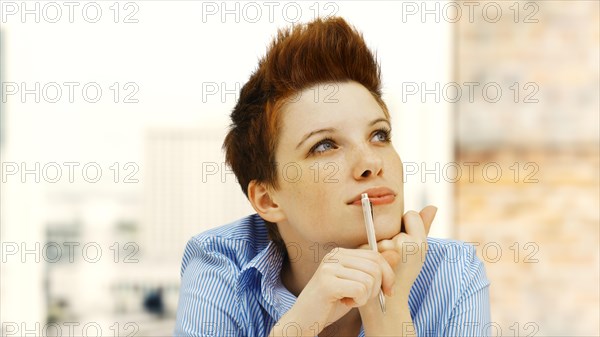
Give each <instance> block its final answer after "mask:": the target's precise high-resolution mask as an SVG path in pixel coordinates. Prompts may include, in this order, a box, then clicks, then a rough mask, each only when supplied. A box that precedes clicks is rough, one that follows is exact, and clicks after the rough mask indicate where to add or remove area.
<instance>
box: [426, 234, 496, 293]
mask: <svg viewBox="0 0 600 337" xmlns="http://www.w3.org/2000/svg"><path fill="white" fill-rule="evenodd" d="M427 244H428V249H427V256H426V258H425V263H424V265H423V271H424V273H422V274H424V275H425V276H427V275H429V276H430V277H431V278H435V279H436V280H447V281H450V280H451V281H452V282H450V283H451V284H452V285H453V286H454V287H455V288H462V290H463V291H464V290H465V288H468V287H472V286H477V287H484V286H487V285H489V281H488V279H487V276H486V273H485V265H484V264H483V262H482V261H481V260H480V259H479V257H477V251H476V249H475V246H474V245H473V244H471V243H468V242H463V241H459V240H451V239H439V238H427ZM474 283H475V284H474ZM455 290H458V289H455Z"/></svg>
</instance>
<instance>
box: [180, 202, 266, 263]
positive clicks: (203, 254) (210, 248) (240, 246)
mask: <svg viewBox="0 0 600 337" xmlns="http://www.w3.org/2000/svg"><path fill="white" fill-rule="evenodd" d="M268 241H269V240H268V235H267V230H266V227H265V225H264V220H263V219H262V218H261V217H260V216H259V215H258V214H256V213H255V214H252V215H248V216H245V217H243V218H240V219H237V220H235V221H232V222H230V223H228V224H225V225H221V226H218V227H215V228H212V229H209V230H206V231H204V232H202V233H199V234H197V235H195V236H193V237H192V238H190V240H189V241H188V242H187V244H186V246H185V250H184V252H183V259H182V265H181V273H182V274H183V273H184V271H185V269H186V267H187V265H188V264H189V263H190V261H192V260H194V259H202V260H206V261H207V262H210V261H211V260H213V261H214V260H217V261H221V262H224V261H226V262H227V264H229V265H231V266H232V267H237V269H238V270H239V269H241V267H242V266H243V265H244V264H246V263H248V262H249V261H251V260H252V258H254V256H256V255H257V254H258V252H260V251H261V250H262V249H263V248H264V247H265V246H266V245H267V244H268Z"/></svg>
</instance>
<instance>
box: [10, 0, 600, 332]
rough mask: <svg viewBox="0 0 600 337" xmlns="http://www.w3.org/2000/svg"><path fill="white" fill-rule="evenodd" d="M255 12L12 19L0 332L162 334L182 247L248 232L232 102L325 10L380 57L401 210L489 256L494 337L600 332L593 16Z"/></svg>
mask: <svg viewBox="0 0 600 337" xmlns="http://www.w3.org/2000/svg"><path fill="white" fill-rule="evenodd" d="M36 4H37V6H39V9H38V7H35V6H36ZM248 4H249V3H247V2H238V3H235V2H231V3H228V4H227V5H226V6H227V7H225V8H223V7H222V6H223V5H222V4H221V3H220V2H200V1H197V2H196V1H178V2H171V3H167V2H166V1H138V2H120V3H115V4H113V3H105V2H97V3H96V2H77V7H74V8H75V9H74V12H73V20H70V19H69V16H68V13H69V8H68V7H66V6H64V5H61V4H58V6H62V7H61V10H62V17H61V18H60V19H59V20H57V19H56V18H57V15H56V13H57V9H56V7H55V6H54V5H50V6H49V5H48V3H47V2H29V3H27V6H28V7H26V8H23V7H21V6H22V5H21V3H20V2H2V3H1V5H2V25H1V26H0V56H1V57H0V81H1V82H2V101H0V151H1V161H2V185H1V186H2V188H1V190H0V207H1V212H0V221H1V227H0V239H1V242H2V247H1V253H2V256H1V258H2V267H1V281H0V299H1V303H0V321H1V322H2V333H3V334H9V333H12V334H13V335H24V334H25V333H26V332H30V333H33V332H32V331H35V332H37V333H40V332H46V330H47V331H56V327H58V328H59V329H61V331H63V333H66V331H69V330H68V329H69V326H74V329H75V330H74V331H75V332H78V331H79V333H80V334H81V333H82V331H84V329H88V330H87V333H89V334H92V333H93V331H98V329H100V331H101V332H102V335H115V334H116V333H118V334H122V335H127V334H128V333H130V334H131V333H133V334H135V335H136V336H165V335H170V333H171V332H172V329H173V324H174V319H175V310H176V307H177V298H178V287H179V272H180V263H181V256H182V252H183V248H184V245H185V243H186V242H187V240H188V239H189V238H190V237H191V236H193V235H195V234H197V233H199V232H201V231H203V230H206V229H208V228H212V227H215V226H219V225H222V224H226V223H229V222H232V221H234V220H236V219H239V218H241V217H243V216H245V215H248V214H250V213H253V210H252V208H251V207H250V205H249V203H248V202H247V201H246V199H245V198H244V196H243V194H242V192H241V190H240V188H239V186H238V184H237V182H236V180H235V177H234V176H233V174H232V173H231V172H230V171H228V169H227V168H226V167H225V166H224V165H223V159H224V156H223V153H222V152H221V144H222V140H223V137H224V135H225V132H226V128H227V125H228V123H229V121H228V119H227V118H228V115H229V113H230V111H231V109H232V108H233V106H234V105H235V101H236V92H239V89H240V87H241V85H243V84H244V83H245V81H246V80H247V79H248V76H249V75H250V73H251V72H252V71H253V70H254V69H255V67H256V64H257V60H258V58H259V57H261V56H262V55H263V54H264V52H265V50H266V46H267V44H268V43H269V42H270V40H271V38H272V37H273V35H274V34H275V32H276V29H277V28H279V27H283V26H287V25H289V22H290V21H296V19H295V18H296V17H298V18H299V19H298V22H306V21H309V20H310V19H312V18H313V17H314V16H315V15H321V16H322V15H327V14H332V13H335V14H336V15H340V16H343V17H344V18H345V19H346V20H347V21H348V22H350V23H351V24H353V25H355V26H356V27H357V28H358V29H359V30H360V31H362V32H363V34H364V36H365V39H366V40H367V42H368V44H369V45H370V46H371V47H372V48H374V49H376V50H377V56H378V58H379V61H380V62H381V65H382V73H383V77H384V78H383V80H384V92H385V100H386V101H387V102H388V105H389V107H390V109H391V113H392V118H393V124H394V139H393V142H394V145H395V147H396V149H397V150H398V152H399V153H400V156H401V157H402V159H403V161H404V163H405V170H406V169H407V168H410V169H411V170H414V169H415V168H417V171H416V172H414V173H411V174H410V175H407V176H406V183H405V199H406V200H405V208H406V209H421V208H422V207H424V206H425V205H427V204H434V205H436V206H438V208H439V212H438V215H437V217H436V221H435V223H434V228H432V233H431V235H432V236H436V237H445V238H453V239H459V240H463V241H469V242H473V243H474V244H476V245H478V246H477V250H478V255H479V257H480V258H481V259H482V260H483V261H484V262H485V264H486V268H487V273H488V277H489V278H490V281H491V287H490V294H491V306H492V321H493V322H494V324H495V327H496V331H495V334H496V335H510V336H514V335H517V334H518V335H537V336H564V335H571V336H597V335H599V334H600V331H599V315H600V312H599V304H600V299H599V289H598V287H599V267H598V266H599V265H600V261H599V224H600V214H599V207H598V205H599V204H600V196H599V193H600V192H599V190H600V188H599V172H600V168H599V150H600V149H599V142H600V139H599V123H600V122H599V109H600V107H599V92H600V86H599V76H600V75H599V63H600V59H599V50H600V42H599V41H600V32H599V25H600V21H599V13H600V8H599V4H598V2H596V1H570V2H565V1H515V2H511V1H498V2H491V1H490V2H481V3H478V2H476V5H477V6H476V7H473V18H472V20H471V18H470V17H469V13H468V12H469V8H470V7H469V6H473V2H470V5H469V4H467V3H463V2H446V1H442V2H427V4H426V5H424V4H423V3H422V2H406V1H405V2H386V1H381V2H376V1H375V2H369V3H367V2H366V1H351V2H320V3H316V2H298V3H286V2H280V3H277V7H274V12H273V13H274V15H273V17H272V18H271V17H269V14H268V12H269V7H267V6H265V4H264V3H260V2H255V3H250V4H251V5H248ZM236 6H237V7H236ZM423 6H425V7H423ZM436 6H437V7H436ZM82 8H86V11H87V10H89V11H88V12H86V14H82V11H81V9H82ZM96 8H100V10H101V14H100V16H94V15H95V14H94V13H95V12H94V11H95V10H96ZM257 8H258V10H261V11H262V15H261V16H257V13H258V12H257ZM282 8H287V9H288V11H287V14H286V15H285V16H284V15H282V10H281V9H282ZM290 8H291V9H290ZM298 8H299V11H297V9H298ZM457 8H458V9H460V10H461V11H462V16H461V17H460V18H459V19H456V20H454V19H455V18H457V16H456V12H453V11H455V10H456V9H457ZM483 8H485V11H486V12H485V14H483V12H482V9H483ZM498 8H500V12H496V11H497V10H498ZM24 10H25V11H27V10H29V12H26V13H29V14H24V16H22V14H23V13H22V12H23V11H24ZM225 10H229V11H230V12H227V13H229V14H225V15H224V16H222V14H223V12H226V11H225ZM36 11H37V12H38V15H39V18H37V17H36V14H35V13H34V12H36ZM236 11H237V15H238V16H236V14H235V13H236ZM295 13H296V14H295ZM424 13H425V14H424ZM426 13H429V14H426ZM495 13H500V14H495ZM84 15H87V16H85V17H84ZM90 17H94V18H96V17H98V19H97V22H95V23H92V22H88V21H94V20H89V19H90ZM36 19H37V20H36ZM86 19H88V20H86ZM271 19H272V20H271ZM37 21H39V22H37ZM53 21H56V22H53ZM71 21H73V22H71ZM115 21H116V22H115ZM136 21H137V22H136ZM71 82H77V83H78V85H77V86H74V85H73V88H74V89H73V90H74V91H73V99H72V100H71V99H69V88H70V87H69V85H72V84H64V83H71ZM36 83H39V89H36ZM54 83H56V85H55V84H54ZM115 83H116V84H115ZM421 83H425V87H423V86H421ZM436 83H438V84H439V85H440V89H441V88H445V87H447V88H449V89H450V91H448V92H441V91H440V90H437V94H438V96H441V97H436V95H435V94H431V89H434V92H435V88H436V87H435V85H436ZM452 83H457V84H458V87H459V88H461V89H462V97H461V99H459V100H453V99H452V98H451V97H454V96H452V95H451V94H449V92H451V90H452V89H453V88H455V87H454V86H452V85H451V86H446V85H448V84H452ZM464 83H478V86H476V87H474V88H475V91H474V94H473V99H472V100H471V99H469V97H468V87H466V86H465V85H464ZM515 83H517V84H516V85H515ZM86 84H88V86H87V87H91V89H89V88H88V89H89V90H88V91H87V93H88V96H86V97H84V96H83V95H82V92H81V91H82V88H83V87H86ZM486 84H490V85H489V86H490V87H491V89H490V90H488V91H487V96H486V95H482V90H481V88H482V87H483V86H484V85H486ZM414 85H416V87H417V88H418V90H419V91H418V92H416V93H414V94H408V92H409V91H410V90H413V89H414V88H415V87H414ZM57 87H58V88H59V89H58V90H62V96H61V98H60V99H54V98H55V97H57V96H56V92H57V91H56V90H57ZM97 87H100V89H101V90H102V94H101V98H99V99H98V101H97V102H95V103H90V102H88V101H86V99H88V100H89V97H90V96H91V97H94V96H95V90H96V88H97ZM496 87H500V88H501V89H502V93H503V94H502V95H501V96H502V97H499V99H498V100H497V101H495V96H494V89H495V88H496ZM427 89H429V91H427ZM86 90H87V89H86ZM36 91H37V93H36ZM427 92H430V93H429V94H427ZM117 94H118V95H117ZM422 94H423V96H422ZM36 100H37V101H36ZM54 101H55V102H54ZM65 163H72V164H65ZM436 164H437V165H439V166H436ZM36 165H39V166H36ZM84 167H86V170H87V171H86V172H87V175H85V176H84V174H83V168H84ZM456 167H458V168H460V169H461V170H462V175H461V176H460V177H459V178H458V179H455V177H456V175H455V173H456V172H453V171H452V168H456ZM469 167H473V172H472V174H469ZM484 167H486V168H489V170H487V171H484V170H483V168H484ZM498 167H499V168H500V169H501V170H502V173H501V174H499V175H498V176H497V177H496V173H495V171H494V170H495V169H496V168H498ZM98 168H100V170H101V172H102V174H101V176H100V177H99V178H97V181H96V182H94V180H95V179H93V178H94V177H95V176H96V174H95V172H96V170H97V169H98ZM446 168H450V169H449V170H446ZM70 169H72V178H73V179H72V181H71V180H70V179H69V173H70V172H69V170H70ZM59 170H60V172H61V173H62V176H60V178H57V172H59ZM427 172H430V173H427ZM450 172H453V173H452V174H451V173H450ZM90 177H91V178H90ZM471 178H472V179H471ZM36 180H37V181H36ZM36 324H37V325H36ZM36 329H37V331H36ZM44 329H46V330H44ZM53 329H54V330H53Z"/></svg>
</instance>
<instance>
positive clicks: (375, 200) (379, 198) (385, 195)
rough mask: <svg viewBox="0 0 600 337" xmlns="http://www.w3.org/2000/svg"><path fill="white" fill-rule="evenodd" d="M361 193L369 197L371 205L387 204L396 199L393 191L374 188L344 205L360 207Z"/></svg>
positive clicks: (385, 188)
mask: <svg viewBox="0 0 600 337" xmlns="http://www.w3.org/2000/svg"><path fill="white" fill-rule="evenodd" d="M363 193H367V195H368V196H369V201H371V203H372V204H373V205H384V204H389V203H392V202H394V200H395V199H396V193H394V191H392V190H391V189H389V188H387V187H375V188H370V189H368V190H366V191H363V192H361V193H359V194H358V195H357V196H356V197H354V199H352V200H351V201H349V202H347V203H346V204H348V205H356V206H362V203H361V200H360V199H361V195H362V194H363Z"/></svg>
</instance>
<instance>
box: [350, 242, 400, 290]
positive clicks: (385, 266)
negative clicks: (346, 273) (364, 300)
mask: <svg viewBox="0 0 600 337" xmlns="http://www.w3.org/2000/svg"><path fill="white" fill-rule="evenodd" d="M340 264H341V265H342V266H343V267H345V268H352V269H355V270H360V271H362V272H364V273H367V274H369V275H371V276H372V277H373V278H374V279H375V281H376V283H377V288H378V289H383V291H384V293H386V294H388V296H390V295H391V290H392V288H393V287H394V284H395V282H396V278H395V274H394V270H393V269H392V267H391V266H390V264H389V263H388V262H387V260H386V259H385V258H384V256H383V255H382V254H380V253H376V252H370V253H368V254H366V255H365V257H360V256H359V257H354V256H353V257H344V258H341V259H340Z"/></svg>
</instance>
